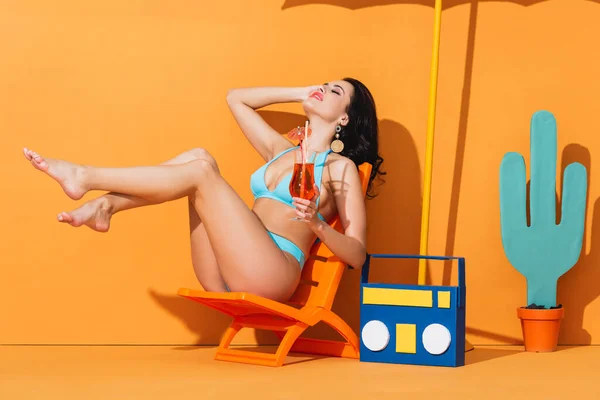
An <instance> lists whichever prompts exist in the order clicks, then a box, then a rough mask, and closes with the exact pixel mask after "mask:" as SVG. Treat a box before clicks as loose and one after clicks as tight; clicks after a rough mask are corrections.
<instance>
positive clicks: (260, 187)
mask: <svg viewBox="0 0 600 400" xmlns="http://www.w3.org/2000/svg"><path fill="white" fill-rule="evenodd" d="M298 148H299V146H296V147H292V148H289V149H287V150H284V151H282V152H281V153H279V154H278V155H276V156H275V157H274V158H273V159H272V160H271V161H269V162H268V163H266V164H264V165H263V166H262V167H260V168H259V169H257V170H256V171H255V172H254V173H253V174H252V176H251V177H250V189H251V190H252V194H254V200H256V199H259V198H262V197H266V198H269V199H273V200H277V201H279V202H280V203H283V204H287V205H288V206H290V207H294V206H293V205H292V201H293V200H292V195H291V194H290V190H289V186H290V179H291V178H292V173H289V174H288V175H287V176H286V177H285V178H283V179H282V180H281V182H279V184H278V185H277V187H275V190H273V191H270V190H269V189H268V188H267V184H266V183H265V174H266V171H267V168H268V167H269V165H271V163H273V162H274V161H275V160H277V159H278V158H279V157H281V156H282V155H284V154H286V153H288V152H290V151H292V150H295V149H298ZM329 153H331V150H327V151H326V152H323V153H319V154H317V156H316V157H315V183H316V185H317V187H318V188H319V190H320V188H321V179H322V178H323V167H324V166H325V159H326V158H327V155H328V154H329ZM320 199H321V198H320V196H319V198H318V199H317V206H318V205H319V200H320ZM318 216H319V218H320V219H321V220H323V221H325V218H323V216H322V215H321V213H318Z"/></svg>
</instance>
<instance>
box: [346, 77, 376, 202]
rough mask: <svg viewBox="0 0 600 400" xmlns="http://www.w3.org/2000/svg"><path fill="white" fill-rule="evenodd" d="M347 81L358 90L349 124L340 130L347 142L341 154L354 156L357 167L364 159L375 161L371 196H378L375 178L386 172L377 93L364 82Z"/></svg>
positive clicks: (352, 157) (369, 190) (349, 114)
mask: <svg viewBox="0 0 600 400" xmlns="http://www.w3.org/2000/svg"><path fill="white" fill-rule="evenodd" d="M344 81H346V82H348V83H350V84H351V85H352V86H353V87H354V94H353V95H352V98H351V99H350V104H349V105H348V109H347V110H346V112H347V113H348V117H349V120H348V124H347V125H346V126H342V130H341V132H340V140H341V141H342V142H343V143H344V150H342V152H341V153H340V154H341V155H343V156H345V157H347V158H349V159H351V160H352V161H353V162H354V164H356V166H357V167H358V166H360V165H361V164H362V163H364V162H368V163H369V164H371V166H372V167H373V168H372V170H371V176H370V177H369V185H368V188H367V198H369V199H372V198H374V197H375V196H376V195H375V194H373V193H372V188H373V180H374V179H375V178H376V177H378V176H380V175H385V174H386V173H385V172H383V171H381V169H380V167H381V164H382V163H383V158H382V157H381V156H380V155H379V125H378V120H377V108H376V107H375V100H374V99H373V95H372V94H371V92H370V91H369V89H367V87H366V86H365V85H364V84H363V83H362V82H360V81H359V80H357V79H354V78H344Z"/></svg>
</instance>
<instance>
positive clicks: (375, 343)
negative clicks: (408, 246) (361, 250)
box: [360, 254, 466, 367]
mask: <svg viewBox="0 0 600 400" xmlns="http://www.w3.org/2000/svg"><path fill="white" fill-rule="evenodd" d="M373 258H388V259H399V258H404V259H421V258H424V259H430V260H458V286H424V285H396V284H382V283H369V282H368V281H369V267H370V262H371V259H373ZM360 290H361V292H360V361H363V362H381V363H394V364H418V365H431V366H447V367H458V366H463V365H464V363H465V310H466V307H465V305H466V304H465V302H466V287H465V259H464V258H461V257H434V256H411V255H400V254H368V255H367V260H366V262H365V265H364V266H363V270H362V279H361V287H360Z"/></svg>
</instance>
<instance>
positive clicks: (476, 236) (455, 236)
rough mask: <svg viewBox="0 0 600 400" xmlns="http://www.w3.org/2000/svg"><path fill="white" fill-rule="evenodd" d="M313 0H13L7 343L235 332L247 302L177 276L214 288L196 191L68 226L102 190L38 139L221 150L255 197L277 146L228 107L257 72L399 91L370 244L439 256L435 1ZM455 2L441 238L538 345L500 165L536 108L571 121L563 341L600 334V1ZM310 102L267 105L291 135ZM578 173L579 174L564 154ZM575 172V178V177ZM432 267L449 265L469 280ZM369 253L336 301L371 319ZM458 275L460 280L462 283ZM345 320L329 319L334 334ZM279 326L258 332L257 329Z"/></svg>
mask: <svg viewBox="0 0 600 400" xmlns="http://www.w3.org/2000/svg"><path fill="white" fill-rule="evenodd" d="M310 3H312V2H311V1H302V0H293V1H291V0H288V1H284V0H263V1H246V0H222V1H219V2H217V1H213V2H208V1H195V2H192V1H180V2H165V1H158V0H147V1H144V2H123V1H117V0H106V1H103V2H81V1H67V0H57V1H53V2H47V1H40V0H22V1H19V2H8V1H1V2H0V37H2V38H3V39H2V40H1V41H0V54H2V57H0V91H1V93H2V95H1V96H0V130H1V132H2V133H1V134H2V146H0V160H2V163H3V165H2V166H3V168H0V180H1V181H2V187H3V195H2V197H0V201H1V209H2V212H3V221H2V224H1V228H0V229H1V232H2V240H1V241H0V250H1V254H2V263H1V264H0V276H1V279H0V321H2V328H1V329H0V344H18V343H23V344H58V343H62V344H65V343H66V344H113V343H114V344H195V343H197V344H214V343H216V342H217V341H218V339H219V337H220V334H221V333H222V331H223V329H224V327H225V325H226V324H227V322H228V319H227V318H226V317H223V316H221V315H220V314H217V313H216V312H213V311H210V310H208V309H205V308H203V307H202V306H200V305H198V304H195V303H192V302H190V301H188V300H184V299H180V298H178V297H177V296H176V295H175V293H176V291H177V289H178V288H179V287H180V286H186V287H198V284H197V281H196V280H195V277H194V274H193V271H192V267H191V264H190V256H189V242H188V221H187V213H186V203H185V201H183V200H182V201H177V202H173V203H169V204H166V205H161V206H156V207H149V208H145V209H136V210H132V211H129V212H127V213H123V214H120V215H118V216H116V217H115V218H114V220H113V222H112V227H111V232H109V233H108V234H99V233H96V232H93V231H91V230H89V229H87V228H80V229H74V228H71V227H69V226H66V225H62V224H59V223H57V222H56V219H55V218H56V217H55V216H56V214H57V213H58V212H59V211H62V210H70V209H72V208H74V207H76V206H77V205H78V204H80V203H81V202H82V201H85V200H87V199H90V198H92V197H93V196H97V195H98V194H96V193H91V194H88V195H87V196H86V197H85V198H84V199H83V200H82V201H78V202H73V201H71V200H69V199H68V198H67V197H66V196H65V195H64V194H63V193H62V192H61V190H60V188H59V186H58V185H57V184H56V183H55V182H53V181H51V180H50V179H48V178H46V177H44V176H43V175H42V174H40V173H38V172H36V171H34V170H33V169H32V167H31V166H30V165H29V164H28V163H27V162H26V161H25V160H24V158H23V157H22V153H21V149H22V147H24V146H27V147H30V148H32V149H34V150H36V151H38V152H40V153H42V154H44V155H48V156H52V157H59V158H65V159H68V160H72V161H75V162H79V163H86V164H95V165H103V166H129V165H136V164H155V163H159V162H162V161H164V160H166V159H168V158H170V157H172V156H174V155H176V154H178V153H180V152H182V151H184V150H187V149H190V148H192V147H205V148H206V149H208V150H209V151H210V152H211V153H212V154H213V155H214V156H215V157H216V158H217V160H218V161H219V162H220V168H221V171H222V173H223V175H224V176H225V178H226V179H227V180H228V181H229V182H230V183H231V184H232V185H233V187H234V188H235V189H236V190H237V191H238V192H239V193H240V195H241V196H242V197H243V199H244V200H245V201H246V202H247V203H248V204H249V205H250V204H251V200H252V196H251V192H250V188H249V176H250V174H251V173H252V171H254V169H256V168H257V167H259V166H260V159H259V157H258V156H257V154H255V152H254V151H253V149H252V148H251V147H250V145H249V144H248V143H247V142H246V140H245V139H244V138H243V136H242V134H241V132H240V131H239V129H238V128H237V126H236V124H235V122H234V120H233V118H232V117H231V115H230V114H229V112H228V109H227V105H226V103H225V95H226V91H227V89H229V88H232V87H236V86H257V85H290V86H291V85H312V84H319V83H323V82H324V81H327V80H331V79H338V78H341V77H343V76H354V77H357V78H359V79H361V80H362V81H364V82H365V83H366V84H367V85H368V86H369V87H370V88H371V90H372V92H373V93H374V96H375V98H376V101H377V104H378V111H379V116H380V127H381V142H382V150H381V152H382V155H383V157H384V158H385V163H384V169H385V170H386V171H387V172H388V175H387V177H386V181H387V182H386V184H385V185H383V186H381V187H380V188H379V189H378V192H379V194H380V195H379V197H378V198H376V199H375V200H372V201H370V202H368V213H369V236H368V238H369V244H368V250H369V251H370V252H399V253H414V254H416V253H418V250H419V229H420V214H421V212H420V209H421V192H422V186H421V182H422V174H423V164H424V150H425V128H426V120H427V100H428V84H429V81H428V79H429V63H430V59H431V53H430V47H431V40H432V21H433V8H432V7H431V6H430V5H432V4H433V0H432V1H424V0H402V1H389V0H388V1H377V0H373V1H371V2H366V1H363V2H360V1H359V2H357V1H349V0H348V1H343V0H337V1H330V3H332V4H336V3H337V4H349V5H352V4H354V5H360V4H361V3H363V4H365V3H370V4H382V6H381V7H368V8H358V9H355V10H351V9H347V8H342V7H337V6H332V5H323V4H321V5H319V4H310ZM531 3H538V2H535V1H524V0H523V1H511V2H506V1H498V2H490V1H475V0H473V1H466V0H463V1H457V0H454V1H450V0H448V1H447V2H446V4H447V7H446V8H445V10H444V13H443V28H442V46H441V53H440V62H441V64H440V80H439V97H438V117H437V127H436V141H435V154H434V157H435V162H434V183H433V191H432V210H431V232H430V253H431V254H435V255H442V254H453V255H459V256H465V257H466V258H467V293H468V295H467V297H468V306H467V325H468V329H467V334H468V338H469V340H470V341H471V342H472V343H474V344H490V343H491V344H507V343H519V342H520V341H521V332H520V325H519V321H518V320H517V318H516V311H515V309H516V308H517V307H518V306H521V305H524V303H525V301H526V286H525V285H526V284H525V280H524V278H523V277H522V276H521V275H520V274H519V273H518V272H517V271H516V270H515V269H513V268H512V267H511V266H510V264H509V263H508V262H507V260H506V257H505V255H504V252H503V249H502V245H501V240H500V225H499V203H498V169H499V165H500V161H501V159H502V157H503V155H504V154H505V153H506V152H508V151H518V152H521V153H522V154H523V155H524V156H525V158H526V161H527V162H528V160H529V121H530V118H531V115H532V114H533V113H534V112H535V111H537V110H540V109H547V110H550V111H551V112H553V113H554V114H555V116H556V118H557V120H558V127H559V154H558V157H559V165H561V167H562V168H564V165H565V164H566V163H568V162H572V161H579V162H582V163H584V165H586V167H587V168H588V173H589V176H590V186H589V199H588V205H589V207H588V212H587V221H586V239H585V244H584V249H583V251H582V256H581V259H580V261H579V263H578V264H577V265H576V266H575V267H574V268H573V269H572V270H571V271H569V272H568V273H567V274H566V275H565V276H564V277H563V278H561V279H560V280H559V299H558V300H559V302H561V303H562V304H564V305H565V307H566V317H565V320H564V325H563V327H562V331H561V338H560V342H561V343H562V344H590V343H594V344H598V343H600V318H598V315H600V300H598V298H597V297H598V294H600V248H599V246H600V235H599V234H598V229H600V227H599V226H598V225H599V224H600V211H599V210H598V207H599V205H600V203H599V197H600V188H599V186H598V184H597V183H596V184H595V183H594V182H598V180H597V178H596V176H595V170H594V169H593V168H591V164H592V161H591V160H592V156H591V154H594V153H596V154H598V153H599V152H600V139H599V136H598V132H600V120H598V118H596V115H597V113H598V110H599V109H600V97H599V95H598V93H600V80H599V79H598V75H597V71H599V70H600V58H599V55H598V52H597V51H596V49H597V39H598V38H599V37H600V26H599V25H597V21H598V20H600V4H598V2H597V1H583V0H582V1H576V0H562V1H560V0H556V1H546V2H539V4H533V5H530V6H523V5H524V4H531ZM300 113H301V108H300V107H299V105H297V104H295V105H278V106H275V107H270V108H269V109H268V110H266V111H265V112H264V115H265V117H266V118H267V119H268V120H269V121H270V122H271V123H273V124H274V125H275V126H276V127H277V128H278V129H280V130H281V131H282V132H285V131H287V129H289V128H290V127H292V126H296V125H297V124H298V123H302V121H303V119H302V116H301V115H300ZM559 180H560V172H559ZM559 184H560V183H559ZM453 267H454V266H450V265H444V264H443V263H432V264H430V268H431V269H430V270H431V273H430V277H429V278H430V281H431V282H433V283H435V284H440V283H455V276H454V274H455V270H454V268H453ZM373 268H374V271H373V274H372V281H376V282H403V283H415V282H416V271H417V264H416V263H407V262H406V263H403V264H400V263H394V262H387V263H375V265H374V267H373ZM358 278H359V274H358V272H356V271H351V272H349V273H347V274H346V275H345V277H344V279H343V282H342V285H341V287H340V291H339V294H338V297H337V300H336V303H335V306H334V308H335V310H336V311H337V312H338V313H339V314H340V315H341V316H342V317H343V318H345V319H346V320H347V321H349V323H350V324H351V325H352V326H353V327H354V328H355V329H357V330H358V287H359V286H358ZM450 278H452V279H450ZM315 334H317V335H325V334H326V333H325V331H322V332H321V331H317V332H316V333H315ZM257 339H258V340H259V342H261V343H264V342H269V341H271V337H270V336H268V335H262V334H258V333H255V332H251V331H248V332H245V333H243V334H242V335H241V336H240V337H239V340H238V342H240V343H241V342H243V343H252V342H255V341H256V340H257Z"/></svg>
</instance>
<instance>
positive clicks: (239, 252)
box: [32, 153, 300, 300]
mask: <svg viewBox="0 0 600 400" xmlns="http://www.w3.org/2000/svg"><path fill="white" fill-rule="evenodd" d="M32 164H33V165H34V166H35V167H36V168H38V169H40V170H42V171H44V172H46V173H48V174H49V175H50V176H52V177H53V178H54V179H56V180H57V181H58V182H59V183H60V184H61V186H62V187H63V188H64V189H65V192H66V193H67V194H68V195H69V196H71V197H72V198H78V197H79V198H80V197H81V196H83V194H85V192H87V191H88V190H106V191H113V192H118V193H126V194H129V195H133V196H137V197H141V198H143V199H146V200H148V201H150V202H154V203H158V202H163V201H169V200H174V199H177V198H180V197H183V196H189V197H190V200H191V201H192V202H193V204H194V206H195V209H196V211H197V213H198V215H199V217H200V220H201V221H202V222H203V224H204V227H205V229H206V233H207V237H208V238H209V240H210V243H211V244H212V249H213V251H214V254H215V258H216V260H217V262H218V265H219V267H220V271H221V275H222V276H223V277H224V278H225V281H227V282H228V284H229V286H230V287H231V288H232V290H244V291H250V292H253V293H256V294H258V295H261V296H265V297H269V298H273V299H276V300H284V299H287V298H288V297H289V296H290V295H291V294H292V293H293V291H294V290H295V288H296V285H297V283H298V279H299V274H300V269H299V268H298V264H297V263H296V262H295V261H291V260H289V259H288V257H287V256H286V254H285V253H283V252H282V251H281V250H280V249H279V248H278V247H277V246H276V245H275V243H274V242H273V241H272V239H271V238H270V236H269V235H268V234H267V232H266V230H265V228H264V226H263V225H262V223H261V221H260V220H259V219H258V217H257V216H256V215H255V214H254V213H253V212H252V211H251V210H249V209H248V207H247V206H246V204H245V203H244V202H243V201H242V199H241V198H240V197H239V196H238V195H237V193H236V192H235V191H234V190H233V188H231V186H230V185H229V184H228V183H227V182H226V181H225V180H224V179H223V178H222V177H221V176H220V174H219V170H218V167H217V165H216V162H215V160H214V159H213V158H212V157H210V156H209V157H206V158H202V159H198V160H194V161H190V162H186V163H183V164H177V165H162V166H153V167H133V168H93V167H82V166H77V165H74V164H70V163H67V162H65V161H59V160H52V159H47V160H44V159H43V158H42V157H40V156H39V155H37V154H34V153H33V155H32Z"/></svg>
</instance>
